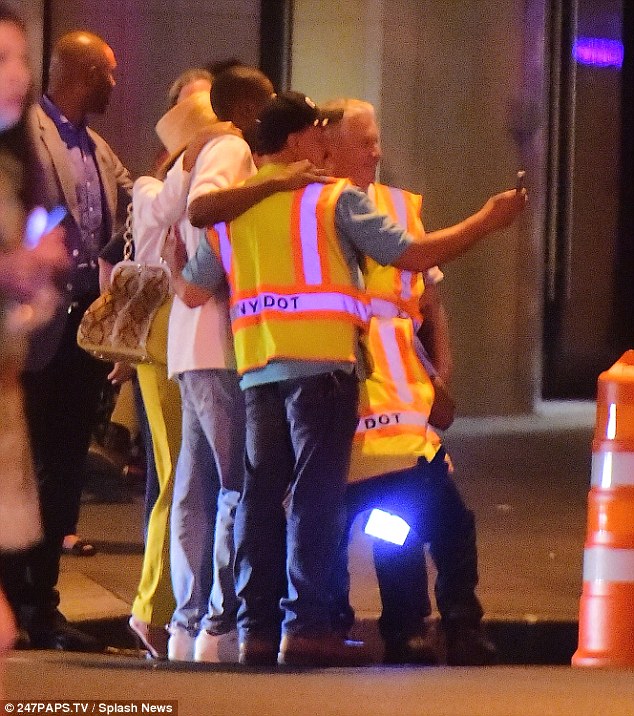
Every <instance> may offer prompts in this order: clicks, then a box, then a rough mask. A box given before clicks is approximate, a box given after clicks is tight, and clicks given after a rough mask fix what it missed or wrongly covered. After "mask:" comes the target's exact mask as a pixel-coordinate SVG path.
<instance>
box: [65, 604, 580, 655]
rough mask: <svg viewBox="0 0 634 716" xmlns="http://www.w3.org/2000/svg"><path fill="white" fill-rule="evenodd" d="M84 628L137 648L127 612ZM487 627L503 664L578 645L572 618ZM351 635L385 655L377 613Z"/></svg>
mask: <svg viewBox="0 0 634 716" xmlns="http://www.w3.org/2000/svg"><path fill="white" fill-rule="evenodd" d="M74 624H75V626H77V627H78V628H79V629H81V630H82V631H84V632H86V633H88V634H90V635H91V636H94V637H95V638H97V639H100V640H102V641H104V640H105V641H106V643H107V645H108V646H110V647H113V648H115V649H120V650H123V651H125V652H128V651H129V650H134V649H136V646H137V645H136V642H135V640H134V638H133V636H132V634H131V633H130V631H129V630H128V616H127V615H126V616H124V617H111V618H105V619H90V620H85V621H76V622H74ZM483 624H484V628H485V631H486V633H487V635H488V637H489V638H490V639H491V641H493V643H494V644H495V645H496V647H497V649H498V654H499V663H500V665H522V666H539V665H542V666H545V665H551V666H555V665H559V666H562V665H567V666H569V665H570V660H571V658H572V655H573V654H574V652H575V651H576V648H577V634H578V625H577V623H576V622H573V621H550V620H543V621H536V620H530V621H520V620H515V621H509V620H496V619H492V620H486V619H485V620H484V622H483ZM351 636H352V638H355V639H361V640H362V641H365V642H366V644H367V646H368V647H369V649H370V651H371V652H372V654H374V656H375V658H376V661H377V663H380V662H381V661H382V658H383V644H382V641H381V638H380V636H379V630H378V624H377V619H376V617H363V618H361V619H358V620H357V621H356V623H355V625H354V627H353V630H352V634H351Z"/></svg>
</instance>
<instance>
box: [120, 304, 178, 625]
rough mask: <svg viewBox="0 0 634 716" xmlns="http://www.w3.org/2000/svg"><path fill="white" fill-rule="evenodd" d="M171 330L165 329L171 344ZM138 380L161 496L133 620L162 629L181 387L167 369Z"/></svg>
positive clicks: (154, 369)
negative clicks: (169, 336) (170, 378)
mask: <svg viewBox="0 0 634 716" xmlns="http://www.w3.org/2000/svg"><path fill="white" fill-rule="evenodd" d="M161 310H162V309H161ZM168 314H169V311H168ZM157 318H158V316H157ZM154 329H155V325H154V324H153V326H152V330H154ZM166 329H167V326H166V325H165V340H166V341H167V330H166ZM137 375H138V378H139V387H140V388H141V395H142V397H143V404H144V405H145V410H146V412H147V416H148V421H149V423H150V430H151V432H152V447H153V450H154V459H155V461H156V472H157V475H158V483H159V494H158V499H157V500H156V503H155V505H154V508H153V509H152V512H151V514H150V519H149V522H148V530H147V540H146V543H145V552H144V555H143V567H142V569H141V579H140V581H139V586H138V588H137V593H136V597H135V599H134V602H133V604H132V614H134V616H135V617H137V618H138V619H141V620H142V621H144V622H147V623H148V624H153V625H154V626H162V625H164V624H167V623H168V622H169V621H170V619H171V617H172V612H173V611H174V607H175V604H174V595H173V593H172V582H171V577H170V562H169V543H170V535H169V522H170V510H171V506H172V494H173V492H174V470H175V469H176V460H177V458H178V451H179V449H180V444H181V401H180V392H179V389H178V385H177V384H176V383H175V382H174V381H171V380H169V379H168V377H167V367H166V366H165V365H162V364H160V363H154V364H151V365H145V364H144V365H139V366H137Z"/></svg>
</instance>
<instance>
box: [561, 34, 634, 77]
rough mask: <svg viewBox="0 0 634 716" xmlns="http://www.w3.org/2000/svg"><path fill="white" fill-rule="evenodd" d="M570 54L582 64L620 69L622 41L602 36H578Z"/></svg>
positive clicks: (621, 63)
mask: <svg viewBox="0 0 634 716" xmlns="http://www.w3.org/2000/svg"><path fill="white" fill-rule="evenodd" d="M572 56H573V57H574V58H575V60H576V61H577V62H579V63H580V64H582V65H593V66H594V67H617V68H618V69H620V68H621V67H622V65H623V43H622V42H620V41H619V40H607V39H605V38H603V37H578V38H577V39H576V40H575V42H574V45H573V47H572Z"/></svg>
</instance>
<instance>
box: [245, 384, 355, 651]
mask: <svg viewBox="0 0 634 716" xmlns="http://www.w3.org/2000/svg"><path fill="white" fill-rule="evenodd" d="M245 403H246V477H245V485H244V491H243V493H242V497H241V499H240V502H239V504H238V509H237V513H236V522H235V537H236V582H237V593H238V597H239V598H240V602H241V603H240V607H239V610H238V629H239V632H240V638H241V639H244V638H245V637H246V636H258V637H260V638H264V639H269V640H273V641H274V640H277V639H278V638H279V636H280V629H281V631H282V633H293V634H302V635H319V634H323V633H327V632H329V631H330V628H331V620H330V607H329V602H330V600H329V585H330V582H331V579H332V576H331V573H332V570H333V566H334V564H335V558H336V554H337V550H338V548H339V545H340V543H341V539H342V536H343V533H344V528H345V521H346V511H345V488H346V479H347V474H348V467H349V461H350V451H351V445H352V438H353V435H354V431H355V428H356V425H357V403H358V382H357V378H356V376H355V375H348V374H346V373H343V372H341V371H337V372H334V373H324V374H320V375H316V376H312V377H310V378H303V379H298V380H287V381H282V382H279V383H270V384H266V385H261V386H256V387H253V388H248V389H247V390H246V391H245ZM287 493H288V494H287ZM285 497H287V501H288V518H287V517H286V514H285V511H284V507H283V504H282V503H283V501H284V498H285Z"/></svg>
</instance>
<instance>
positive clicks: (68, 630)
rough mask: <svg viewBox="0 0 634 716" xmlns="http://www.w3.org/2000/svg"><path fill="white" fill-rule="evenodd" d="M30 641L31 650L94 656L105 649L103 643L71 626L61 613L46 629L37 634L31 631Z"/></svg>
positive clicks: (55, 615)
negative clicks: (70, 652)
mask: <svg viewBox="0 0 634 716" xmlns="http://www.w3.org/2000/svg"><path fill="white" fill-rule="evenodd" d="M29 641H30V648H31V649H56V650H58V651H81V652H85V653H93V654H94V653H99V652H102V651H103V649H104V644H103V643H101V642H100V641H99V640H98V639H95V638H94V637H92V636H90V634H85V633H84V632H83V631H80V630H79V629H77V628H75V627H74V626H72V625H71V624H69V623H68V621H66V618H65V617H64V616H63V615H62V613H61V612H59V611H57V612H56V613H55V614H54V616H53V618H52V619H51V620H50V622H49V624H48V625H46V626H45V627H44V628H42V629H41V630H38V631H37V632H33V631H30V632H29Z"/></svg>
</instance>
